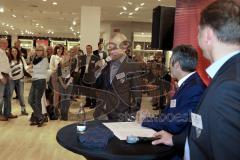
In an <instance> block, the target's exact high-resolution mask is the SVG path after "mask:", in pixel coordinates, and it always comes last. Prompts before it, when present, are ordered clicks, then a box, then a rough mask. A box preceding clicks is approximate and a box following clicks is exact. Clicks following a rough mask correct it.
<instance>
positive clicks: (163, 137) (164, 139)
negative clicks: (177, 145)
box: [152, 130, 173, 146]
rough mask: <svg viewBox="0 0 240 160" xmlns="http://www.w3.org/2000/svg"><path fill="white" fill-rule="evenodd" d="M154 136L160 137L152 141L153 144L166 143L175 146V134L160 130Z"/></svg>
mask: <svg viewBox="0 0 240 160" xmlns="http://www.w3.org/2000/svg"><path fill="white" fill-rule="evenodd" d="M153 137H157V138H159V139H158V140H155V141H152V145H158V144H165V145H167V146H173V141H172V137H173V135H172V134H170V133H168V132H166V131H163V130H162V131H160V132H157V133H155V134H154V135H153Z"/></svg>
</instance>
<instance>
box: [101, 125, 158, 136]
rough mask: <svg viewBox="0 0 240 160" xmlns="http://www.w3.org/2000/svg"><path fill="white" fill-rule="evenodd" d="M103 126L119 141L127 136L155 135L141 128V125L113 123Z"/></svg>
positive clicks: (151, 131)
mask: <svg viewBox="0 0 240 160" xmlns="http://www.w3.org/2000/svg"><path fill="white" fill-rule="evenodd" d="M103 124H104V125H105V126H106V127H107V128H109V129H110V130H111V131H112V132H113V133H114V135H115V136H116V137H118V138H119V139H120V140H126V139H127V136H138V137H152V136H153V134H154V133H156V131H154V130H153V129H149V128H146V127H142V126H141V124H139V123H136V122H113V123H103Z"/></svg>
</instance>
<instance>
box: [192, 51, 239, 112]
mask: <svg viewBox="0 0 240 160" xmlns="http://www.w3.org/2000/svg"><path fill="white" fill-rule="evenodd" d="M237 63H240V53H238V54H236V55H235V56H233V57H232V58H230V59H229V60H228V61H227V62H225V64H224V65H223V66H222V67H221V68H220V69H219V70H218V72H217V73H216V75H215V76H214V77H213V79H212V81H211V82H210V84H209V86H208V87H207V89H206V90H205V91H204V93H203V95H202V98H201V100H200V103H199V104H198V105H197V107H196V112H198V111H199V109H200V106H201V105H202V102H203V100H204V99H205V97H206V95H207V93H208V90H209V89H211V87H212V84H214V82H215V81H217V80H218V79H219V76H220V75H222V74H223V73H224V72H225V71H226V70H227V69H228V68H229V67H231V66H232V65H233V64H237Z"/></svg>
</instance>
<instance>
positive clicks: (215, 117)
mask: <svg viewBox="0 0 240 160" xmlns="http://www.w3.org/2000/svg"><path fill="white" fill-rule="evenodd" d="M196 113H197V114H199V115H201V118H202V125H203V129H202V130H200V129H197V128H196V127H194V126H190V127H189V128H190V130H186V132H187V134H186V132H185V133H183V134H182V135H180V136H176V137H174V138H173V142H174V144H176V145H180V146H183V144H184V139H186V136H184V134H185V135H188V137H189V138H188V143H189V148H190V157H191V159H194V160H205V159H212V160H226V159H231V160H239V159H240V154H239V151H240V149H239V144H240V138H239V137H240V53H239V54H237V55H235V56H233V57H232V58H231V59H229V60H228V61H227V62H226V63H225V64H224V65H223V66H222V67H221V68H220V69H219V70H218V72H217V73H216V75H215V76H214V78H213V80H212V82H211V83H210V85H209V87H208V88H207V90H206V91H205V93H204V95H203V97H202V100H201V102H200V103H199V105H198V107H197V110H196ZM184 137H185V138H184Z"/></svg>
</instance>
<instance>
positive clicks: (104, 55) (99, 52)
mask: <svg viewBox="0 0 240 160" xmlns="http://www.w3.org/2000/svg"><path fill="white" fill-rule="evenodd" d="M93 54H94V55H95V56H98V57H99V59H106V58H107V53H106V52H105V51H104V50H103V43H102V42H99V43H98V49H97V50H95V51H93Z"/></svg>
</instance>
